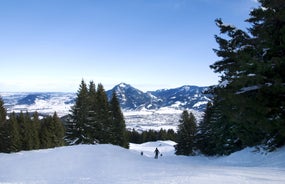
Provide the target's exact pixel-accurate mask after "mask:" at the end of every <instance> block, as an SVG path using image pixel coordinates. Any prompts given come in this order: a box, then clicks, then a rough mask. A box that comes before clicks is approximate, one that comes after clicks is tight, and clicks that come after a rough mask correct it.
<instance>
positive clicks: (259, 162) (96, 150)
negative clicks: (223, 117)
mask: <svg viewBox="0 0 285 184" xmlns="http://www.w3.org/2000/svg"><path fill="white" fill-rule="evenodd" d="M173 145H174V143H173V142H171V141H158V142H150V143H145V144H141V145H137V144H131V147H130V150H127V149H123V148H120V147H117V146H112V145H78V146H69V147H60V148H54V149H47V150H36V151H22V152H19V153H13V154H3V153H1V154H0V184H72V183H79V184H110V183H112V184H123V183H126V184H135V183H137V184H142V183H143V184H147V183H153V184H172V183H173V184H174V183H175V184H179V183H181V184H182V183H183V184H213V183H214V184H229V183H231V184H237V183H238V184H245V183H249V184H257V183H258V184H260V183H265V184H266V183H268V184H284V183H285V148H282V149H280V150H278V151H276V152H273V153H268V154H262V153H260V152H258V153H257V152H252V151H253V150H254V149H252V148H248V149H245V150H242V151H240V152H236V153H234V154H232V155H230V156H226V157H205V156H195V157H185V156H175V155H174V149H173ZM156 147H158V149H159V150H160V152H161V153H162V156H160V157H159V158H158V159H154V158H153V156H154V153H153V151H154V149H155V148H156ZM141 151H143V156H141Z"/></svg>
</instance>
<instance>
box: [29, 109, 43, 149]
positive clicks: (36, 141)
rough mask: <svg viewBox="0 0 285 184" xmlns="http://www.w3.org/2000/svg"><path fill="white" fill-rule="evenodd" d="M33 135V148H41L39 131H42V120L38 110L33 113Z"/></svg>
mask: <svg viewBox="0 0 285 184" xmlns="http://www.w3.org/2000/svg"><path fill="white" fill-rule="evenodd" d="M31 123H32V124H31V134H32V135H31V136H32V140H33V143H32V144H33V146H32V147H33V148H32V149H39V148H40V138H39V137H40V136H39V131H40V126H41V123H40V120H39V114H38V112H37V111H35V112H34V113H33V116H32V119H31Z"/></svg>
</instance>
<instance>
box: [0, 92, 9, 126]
mask: <svg viewBox="0 0 285 184" xmlns="http://www.w3.org/2000/svg"><path fill="white" fill-rule="evenodd" d="M6 116H7V112H6V109H5V107H4V101H3V99H2V97H1V96H0V123H1V122H2V123H3V122H4V121H6Z"/></svg>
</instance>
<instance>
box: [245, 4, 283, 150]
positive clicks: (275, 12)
mask: <svg viewBox="0 0 285 184" xmlns="http://www.w3.org/2000/svg"><path fill="white" fill-rule="evenodd" d="M259 2H260V3H261V6H260V7H259V8H256V9H254V10H253V11H251V13H250V18H249V19H248V22H250V23H251V24H252V25H253V26H252V28H251V29H250V32H251V34H252V35H253V39H254V45H255V48H256V50H257V53H258V55H257V56H259V57H257V58H258V59H257V60H255V61H256V63H255V64H256V65H257V66H258V67H257V70H258V71H257V73H258V76H261V77H260V78H261V80H259V83H258V84H255V85H257V86H258V87H259V94H258V98H260V99H262V105H263V107H264V108H263V109H262V110H263V113H264V115H265V116H264V117H265V118H264V121H263V122H262V126H263V127H265V129H266V134H267V135H269V136H267V137H266V139H267V142H266V144H267V145H268V146H269V147H270V149H274V148H275V147H279V146H282V145H284V144H285V122H284V119H285V110H284V106H285V96H284V94H285V85H284V84H285V74H284V68H285V6H284V1H282V0H260V1H259Z"/></svg>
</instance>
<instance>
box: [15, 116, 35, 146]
mask: <svg viewBox="0 0 285 184" xmlns="http://www.w3.org/2000/svg"><path fill="white" fill-rule="evenodd" d="M17 122H18V123H19V127H20V128H19V129H20V131H19V132H20V137H21V140H22V146H21V150H32V149H33V136H32V123H31V119H30V115H29V113H28V112H26V113H25V114H24V113H23V112H22V111H21V112H20V114H19V116H17Z"/></svg>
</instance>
